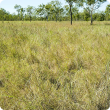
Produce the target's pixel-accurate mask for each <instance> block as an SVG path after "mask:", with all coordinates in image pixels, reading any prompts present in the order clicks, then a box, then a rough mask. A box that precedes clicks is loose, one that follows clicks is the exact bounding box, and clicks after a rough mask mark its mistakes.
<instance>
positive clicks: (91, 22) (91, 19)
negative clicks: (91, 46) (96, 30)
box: [91, 12, 93, 25]
mask: <svg viewBox="0 0 110 110" xmlns="http://www.w3.org/2000/svg"><path fill="white" fill-rule="evenodd" d="M92 24H93V19H92V12H91V25H92Z"/></svg>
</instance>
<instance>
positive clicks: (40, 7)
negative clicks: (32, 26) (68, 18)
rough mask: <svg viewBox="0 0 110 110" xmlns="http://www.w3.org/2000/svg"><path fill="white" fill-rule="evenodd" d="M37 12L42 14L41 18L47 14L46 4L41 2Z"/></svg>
mask: <svg viewBox="0 0 110 110" xmlns="http://www.w3.org/2000/svg"><path fill="white" fill-rule="evenodd" d="M36 14H38V15H40V18H42V16H43V15H44V14H45V5H44V4H40V5H39V6H38V8H36ZM42 20H43V19H42Z"/></svg>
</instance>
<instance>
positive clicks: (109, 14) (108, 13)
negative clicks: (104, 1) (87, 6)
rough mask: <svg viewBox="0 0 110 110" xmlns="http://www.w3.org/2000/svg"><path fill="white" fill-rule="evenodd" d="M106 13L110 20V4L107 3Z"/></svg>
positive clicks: (107, 18)
mask: <svg viewBox="0 0 110 110" xmlns="http://www.w3.org/2000/svg"><path fill="white" fill-rule="evenodd" d="M105 14H106V20H110V5H107V7H106V10H105Z"/></svg>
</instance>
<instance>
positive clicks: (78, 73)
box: [0, 22, 110, 110]
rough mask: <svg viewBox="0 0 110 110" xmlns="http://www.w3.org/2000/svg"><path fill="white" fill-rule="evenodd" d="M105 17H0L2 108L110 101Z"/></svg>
mask: <svg viewBox="0 0 110 110" xmlns="http://www.w3.org/2000/svg"><path fill="white" fill-rule="evenodd" d="M106 24H107V22H94V25H92V26H91V25H90V24H89V23H88V22H74V23H73V26H70V25H69V23H68V22H60V23H55V22H31V23H30V22H4V23H2V22H0V29H1V30H0V106H1V107H2V108H3V109H4V110H14V109H16V110H19V109H21V110H27V109H29V110H53V109H55V110H104V109H107V108H108V107H109V106H110V105H109V104H110V73H109V68H110V67H109V66H110V64H109V62H110V27H109V25H106Z"/></svg>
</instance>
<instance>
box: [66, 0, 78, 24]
mask: <svg viewBox="0 0 110 110" xmlns="http://www.w3.org/2000/svg"><path fill="white" fill-rule="evenodd" d="M66 2H68V4H69V6H70V15H71V25H72V9H71V8H72V5H73V3H76V2H77V0H66Z"/></svg>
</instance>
